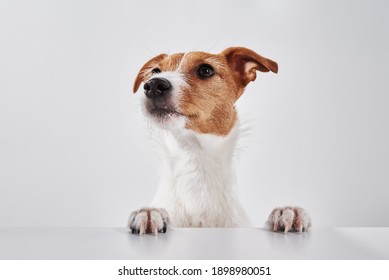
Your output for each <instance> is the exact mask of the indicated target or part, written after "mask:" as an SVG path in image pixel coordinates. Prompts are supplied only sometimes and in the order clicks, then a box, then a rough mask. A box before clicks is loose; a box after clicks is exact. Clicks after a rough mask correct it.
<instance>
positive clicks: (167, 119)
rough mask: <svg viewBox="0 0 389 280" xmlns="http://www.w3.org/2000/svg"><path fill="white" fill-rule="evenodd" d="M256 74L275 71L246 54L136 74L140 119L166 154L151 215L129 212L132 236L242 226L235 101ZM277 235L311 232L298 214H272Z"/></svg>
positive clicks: (182, 60) (154, 62) (160, 62)
mask: <svg viewBox="0 0 389 280" xmlns="http://www.w3.org/2000/svg"><path fill="white" fill-rule="evenodd" d="M257 71H260V72H270V71H271V72H273V73H277V72H278V65H277V63H276V62H274V61H272V60H270V59H268V58H265V57H263V56H261V55H259V54H257V53H255V52H254V51H252V50H250V49H247V48H243V47H231V48H228V49H226V50H224V51H222V52H221V53H219V54H210V53H206V52H189V53H177V54H171V55H167V54H160V55H158V56H156V57H154V58H152V59H151V60H149V61H148V62H146V64H145V65H144V66H143V67H142V68H141V69H140V71H139V73H138V75H137V77H136V79H135V82H134V88H133V92H134V93H136V92H137V91H138V89H139V87H140V85H141V84H142V83H144V85H143V89H144V95H143V100H142V109H143V111H144V114H145V115H146V116H147V118H149V119H150V120H151V121H152V123H154V124H155V125H156V126H157V127H158V128H159V133H160V137H161V143H162V148H163V151H164V156H163V164H164V169H163V172H162V177H163V178H162V180H161V184H160V186H159V189H158V191H157V193H156V195H155V198H154V201H153V202H152V204H151V205H152V206H151V207H150V208H142V209H139V210H137V211H134V212H132V213H131V215H130V217H129V220H128V228H129V230H130V232H132V233H134V234H145V233H150V234H154V235H157V234H158V233H165V232H166V230H167V227H168V225H169V226H172V227H247V226H250V222H249V219H248V217H247V215H246V213H245V211H244V209H243V207H242V206H241V204H240V203H239V201H238V200H237V195H236V192H235V175H234V167H233V156H234V150H235V147H236V142H237V140H238V137H239V119H238V116H237V111H236V108H235V105H234V104H235V102H236V101H237V100H238V98H239V97H240V96H241V95H242V94H243V92H244V89H245V88H246V86H247V85H248V84H249V83H250V82H253V81H254V80H255V79H256V75H257ZM267 225H268V227H269V228H271V229H272V230H274V231H284V232H288V231H290V230H293V231H299V232H301V231H305V230H307V229H308V228H309V227H310V226H311V220H310V217H309V215H308V213H307V212H306V211H305V210H304V209H303V208H300V207H283V208H276V209H274V210H273V211H272V212H271V214H270V216H269V218H268V220H267Z"/></svg>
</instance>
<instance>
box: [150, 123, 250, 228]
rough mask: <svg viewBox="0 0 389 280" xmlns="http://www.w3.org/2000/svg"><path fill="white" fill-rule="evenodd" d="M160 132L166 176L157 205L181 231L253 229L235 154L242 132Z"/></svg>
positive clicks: (185, 130)
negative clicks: (243, 203)
mask: <svg viewBox="0 0 389 280" xmlns="http://www.w3.org/2000/svg"><path fill="white" fill-rule="evenodd" d="M180 126H181V123H180V122H179V123H178V124H177V127H176V129H172V128H170V129H169V130H161V131H160V136H161V138H162V143H163V150H164V157H163V158H164V169H163V173H162V175H163V178H162V180H161V184H160V186H159V189H158V192H157V194H156V196H155V198H154V201H153V203H152V206H153V207H162V208H165V209H166V210H167V212H168V213H169V216H170V223H171V225H172V226H177V227H236V226H249V224H250V223H249V220H248V218H247V216H246V214H245V212H244V210H243V209H242V207H241V205H240V204H239V202H238V200H237V194H236V192H235V175H234V168H233V164H232V163H233V154H234V149H235V145H236V140H237V137H238V133H239V128H238V126H236V127H235V128H234V129H233V130H232V131H231V133H230V134H228V135H227V136H226V137H223V136H214V135H208V134H198V133H196V132H193V131H192V130H188V129H185V128H184V129H183V128H182V127H180Z"/></svg>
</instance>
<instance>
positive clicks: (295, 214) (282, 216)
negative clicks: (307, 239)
mask: <svg viewBox="0 0 389 280" xmlns="http://www.w3.org/2000/svg"><path fill="white" fill-rule="evenodd" d="M267 226H268V227H269V228H270V229H271V230H273V231H283V232H285V233H286V232H288V231H298V232H302V231H306V230H308V228H309V227H311V218H310V217H309V214H308V212H307V211H305V210H304V209H303V208H301V207H280V208H275V209H274V210H273V211H272V212H271V213H270V215H269V218H268V219H267Z"/></svg>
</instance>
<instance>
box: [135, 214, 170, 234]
mask: <svg viewBox="0 0 389 280" xmlns="http://www.w3.org/2000/svg"><path fill="white" fill-rule="evenodd" d="M168 221H169V216H168V213H167V212H166V210H165V209H163V208H142V209H139V210H137V211H134V212H132V213H131V215H130V218H129V219H128V228H129V229H130V231H131V232H132V233H133V234H139V235H142V234H145V233H150V234H153V235H157V234H158V233H165V232H166V230H167V225H168Z"/></svg>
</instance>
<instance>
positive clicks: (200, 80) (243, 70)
mask: <svg viewBox="0 0 389 280" xmlns="http://www.w3.org/2000/svg"><path fill="white" fill-rule="evenodd" d="M256 71H261V72H269V71H272V72H274V73H277V71H278V66H277V63H276V62H274V61H272V60H270V59H267V58H265V57H262V56H260V55H259V54H257V53H255V52H253V51H252V50H249V49H246V48H242V47H233V48H228V49H226V50H224V51H223V52H221V53H220V54H210V53H205V52H189V53H185V54H184V53H177V54H172V55H167V54H160V55H158V56H156V57H154V58H152V59H151V60H149V61H148V62H147V63H146V64H145V65H144V66H143V67H142V68H141V70H140V71H139V73H138V75H137V77H136V79H135V83H134V93H135V92H136V91H137V90H138V88H139V86H140V85H141V83H142V82H143V83H144V87H143V88H144V92H145V98H144V101H143V104H144V112H145V113H146V115H147V116H149V117H150V118H151V119H152V120H153V121H155V122H156V123H158V124H159V125H162V126H164V127H165V128H171V127H173V126H175V125H176V124H184V126H185V128H187V129H191V130H193V131H195V132H197V133H206V134H213V135H227V134H228V133H229V132H230V131H231V129H232V128H233V127H234V125H235V122H236V120H237V113H236V109H235V106H234V104H235V102H236V100H237V99H238V98H239V97H240V96H241V95H242V93H243V91H244V88H245V87H246V85H247V84H248V83H249V82H251V81H254V80H255V78H256Z"/></svg>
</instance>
